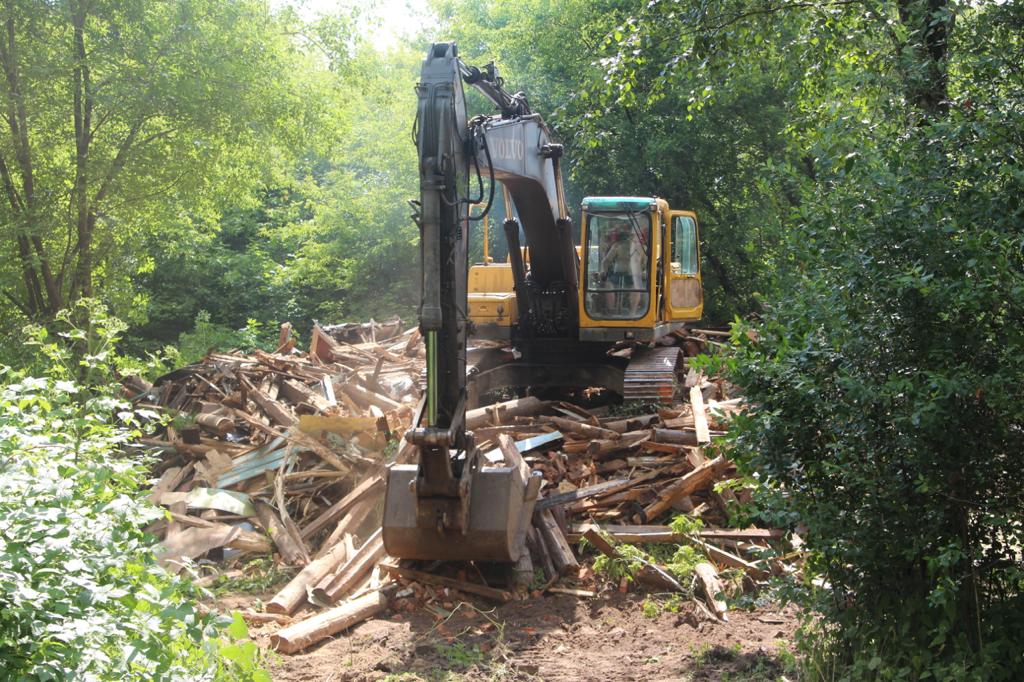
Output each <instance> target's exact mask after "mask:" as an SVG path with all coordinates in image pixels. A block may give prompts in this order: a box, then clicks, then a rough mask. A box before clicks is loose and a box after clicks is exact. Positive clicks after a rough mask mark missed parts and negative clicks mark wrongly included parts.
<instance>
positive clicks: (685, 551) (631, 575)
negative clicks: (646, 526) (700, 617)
mask: <svg viewBox="0 0 1024 682" xmlns="http://www.w3.org/2000/svg"><path fill="white" fill-rule="evenodd" d="M672 523H673V530H675V532H677V533H684V534H690V533H692V532H693V531H694V530H697V529H699V528H700V520H699V519H696V520H695V519H690V518H689V517H685V516H679V517H676V519H675V520H673V522H672ZM677 528H679V529H685V530H676V529H677ZM606 539H607V538H606ZM584 543H585V540H581V545H583V544H584ZM613 544H614V546H615V551H616V552H617V553H618V554H619V556H618V557H616V558H612V557H609V556H608V555H606V554H600V555H599V556H598V557H597V558H596V559H594V572H595V573H600V574H603V575H606V576H608V577H609V578H611V579H613V580H619V579H621V578H626V580H628V581H629V582H633V580H635V579H636V574H637V572H638V571H640V570H641V569H642V568H643V567H644V566H648V565H656V566H661V567H662V568H664V569H665V570H667V571H668V572H669V573H671V574H672V575H674V576H675V577H676V578H678V579H680V580H683V581H685V580H687V579H688V578H689V577H690V576H691V575H693V569H694V568H695V567H696V565H697V564H699V563H700V562H701V561H705V560H706V558H705V557H704V555H703V554H702V553H701V552H700V551H699V550H697V549H696V548H694V547H692V546H690V545H686V544H680V545H676V544H672V543H662V542H655V543H645V544H642V545H630V544H615V543H613ZM684 584H685V582H684Z"/></svg>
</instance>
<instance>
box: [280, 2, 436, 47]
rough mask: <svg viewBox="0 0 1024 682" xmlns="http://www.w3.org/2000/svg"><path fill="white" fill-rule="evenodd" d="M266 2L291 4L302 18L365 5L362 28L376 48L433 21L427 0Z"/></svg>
mask: <svg viewBox="0 0 1024 682" xmlns="http://www.w3.org/2000/svg"><path fill="white" fill-rule="evenodd" d="M270 4H271V6H272V7H282V6H286V5H291V6H292V7H295V8H296V9H297V10H298V11H299V14H300V15H301V16H302V17H304V18H313V17H315V16H317V15H318V14H325V13H330V12H333V11H335V10H337V9H338V8H339V7H351V6H355V7H360V6H361V7H365V8H367V10H368V11H367V14H368V15H369V17H370V19H369V20H368V21H367V22H366V23H367V25H366V29H365V30H366V31H367V32H368V33H369V34H370V35H371V36H373V37H374V42H375V43H376V44H377V46H378V47H379V48H380V49H387V48H389V47H394V46H395V45H396V44H398V43H399V42H400V41H401V39H402V38H405V37H407V36H410V35H412V34H413V33H415V32H416V31H418V30H419V29H420V28H421V27H423V26H430V25H436V23H437V20H436V18H435V17H434V14H433V12H431V10H430V7H429V5H428V0H270Z"/></svg>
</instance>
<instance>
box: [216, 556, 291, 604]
mask: <svg viewBox="0 0 1024 682" xmlns="http://www.w3.org/2000/svg"><path fill="white" fill-rule="evenodd" d="M240 570H241V571H242V572H243V575H242V576H241V577H238V578H234V577H227V576H224V575H221V576H218V577H217V579H216V580H215V581H214V583H213V586H212V592H213V593H214V594H215V595H218V596H220V595H225V594H232V593H238V592H244V593H247V594H259V593H261V592H266V591H267V590H268V589H270V588H272V587H274V586H275V585H278V584H280V583H281V582H283V581H285V580H287V579H289V578H291V577H292V575H293V574H294V571H293V570H289V569H288V568H286V567H282V566H279V565H277V564H276V563H274V560H273V559H272V558H270V557H256V558H254V559H253V560H251V561H248V562H246V564H245V565H244V566H242V567H241V569H240Z"/></svg>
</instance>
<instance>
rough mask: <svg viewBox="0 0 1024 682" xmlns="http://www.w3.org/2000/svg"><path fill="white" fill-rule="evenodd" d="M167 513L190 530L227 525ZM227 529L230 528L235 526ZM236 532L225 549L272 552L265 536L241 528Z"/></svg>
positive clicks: (256, 552)
mask: <svg viewBox="0 0 1024 682" xmlns="http://www.w3.org/2000/svg"><path fill="white" fill-rule="evenodd" d="M169 513H170V515H171V519H172V520H173V521H174V522H175V523H177V524H179V525H181V526H188V527H192V528H220V527H221V526H227V524H224V523H218V522H216V521H208V520H206V519H203V518H200V517H198V516H189V515H187V514H181V513H178V512H176V511H173V510H172V511H170V512H169ZM228 527H229V528H232V527H235V526H228ZM235 528H237V527H235ZM237 530H238V531H239V532H238V534H237V535H236V536H235V537H234V538H233V539H231V540H229V541H228V543H227V544H226V545H225V546H226V547H230V548H231V549H237V550H238V551H240V552H248V553H252V554H269V553H270V552H271V551H272V550H273V545H271V543H270V539H269V538H268V537H266V536H265V535H263V534H261V533H257V532H255V531H251V530H243V529H241V528H237Z"/></svg>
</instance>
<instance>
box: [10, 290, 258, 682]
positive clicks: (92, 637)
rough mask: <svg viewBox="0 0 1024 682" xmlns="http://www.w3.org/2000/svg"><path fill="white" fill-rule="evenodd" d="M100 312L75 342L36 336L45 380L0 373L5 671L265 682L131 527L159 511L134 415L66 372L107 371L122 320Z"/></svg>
mask: <svg viewBox="0 0 1024 682" xmlns="http://www.w3.org/2000/svg"><path fill="white" fill-rule="evenodd" d="M96 312H98V313H102V311H101V310H100V309H98V308H97V309H96ZM99 317H100V319H101V320H105V321H100V322H97V323H95V324H91V325H86V326H85V329H87V330H88V331H87V333H86V334H85V335H84V336H83V335H80V334H78V333H77V332H75V331H73V330H74V329H78V327H72V328H71V329H72V331H69V332H62V334H63V336H62V337H58V338H63V339H64V340H65V341H66V343H57V342H50V341H43V340H39V341H38V344H37V345H38V348H39V350H40V354H41V356H42V358H43V360H40V361H39V364H40V365H42V364H45V363H46V362H47V361H49V362H51V364H50V366H49V368H48V373H49V374H50V376H43V377H32V376H28V375H26V374H25V373H19V372H15V371H13V370H11V369H10V368H7V367H3V368H0V668H2V670H3V676H4V679H15V680H47V679H92V680H153V679H182V680H185V679H188V680H214V679H267V678H266V676H265V673H263V672H262V671H260V670H259V667H258V656H257V652H256V651H255V648H254V647H255V645H252V643H251V642H245V641H227V640H221V639H220V638H219V637H220V633H221V629H220V628H221V625H220V624H218V623H217V622H215V620H214V619H212V618H209V617H203V616H201V615H200V614H199V613H198V611H197V610H196V608H195V606H194V605H193V604H192V603H191V602H192V601H193V600H194V599H196V598H197V596H198V595H197V594H196V593H195V592H194V590H193V588H192V587H191V586H190V584H189V583H188V582H186V581H183V580H180V579H178V578H175V577H172V576H170V575H168V574H167V573H166V572H164V571H163V569H161V568H159V567H157V566H156V564H155V560H154V555H153V544H152V538H151V537H149V536H147V535H145V534H144V533H143V532H142V530H141V527H142V525H144V524H146V523H147V522H150V521H153V520H155V519H156V518H159V516H160V514H161V512H159V511H158V510H157V509H155V508H154V507H152V506H150V505H149V504H147V503H146V502H144V501H143V495H144V493H142V492H141V491H140V490H139V486H140V483H141V482H143V481H144V480H145V476H146V468H145V461H144V458H142V457H141V456H140V455H139V454H137V453H135V454H133V453H132V450H131V445H130V443H131V441H132V439H133V438H134V437H135V436H136V435H137V432H136V431H134V427H135V425H136V424H137V421H138V418H139V415H136V414H134V413H132V412H131V410H130V409H129V405H128V404H127V403H124V402H122V401H120V400H118V399H117V398H115V397H114V396H115V395H116V393H115V392H114V391H115V389H116V387H114V386H111V385H108V384H106V383H103V382H100V383H97V384H94V385H92V386H85V385H83V384H80V383H78V382H77V381H75V380H73V379H72V378H68V375H70V374H72V373H80V374H84V375H86V376H89V377H92V378H94V379H97V380H99V379H102V378H104V377H108V376H109V374H108V373H109V371H110V370H109V369H107V368H109V367H110V365H112V364H114V362H113V361H114V358H113V357H112V355H111V354H112V353H113V344H114V341H115V338H116V335H117V331H116V330H117V329H118V328H119V327H118V325H117V324H116V322H115V321H112V320H109V319H105V318H104V316H103V315H102V314H101V315H100V316H99ZM41 336H42V335H41V333H37V335H36V336H35V337H34V338H37V339H40V338H41ZM69 344H70V345H69ZM77 351H85V352H77ZM90 351H91V352H90ZM143 416H149V417H152V416H153V415H143ZM243 626H244V624H243ZM243 630H244V628H243V629H239V627H238V625H237V624H235V625H233V626H232V628H231V629H230V631H229V632H228V636H229V637H231V638H237V639H242V638H244V636H245V633H244V631H243ZM247 644H248V645H251V646H247Z"/></svg>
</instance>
